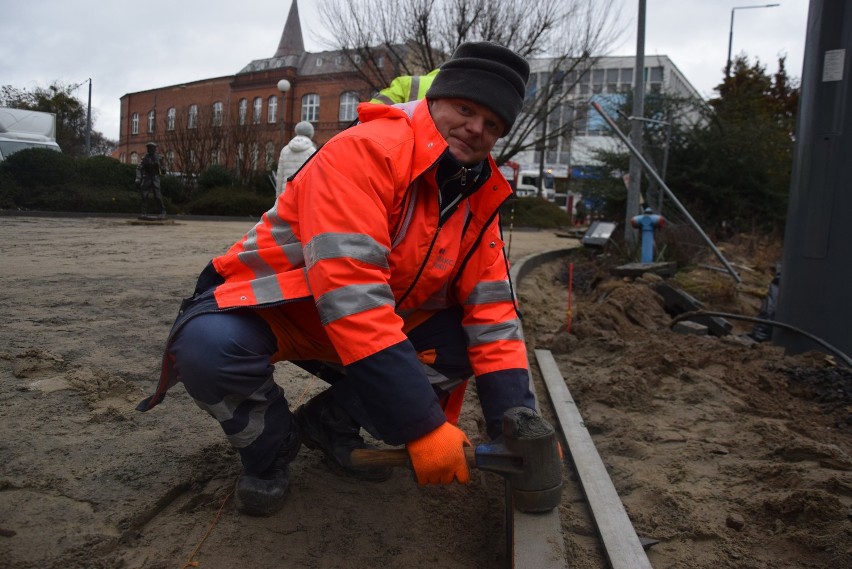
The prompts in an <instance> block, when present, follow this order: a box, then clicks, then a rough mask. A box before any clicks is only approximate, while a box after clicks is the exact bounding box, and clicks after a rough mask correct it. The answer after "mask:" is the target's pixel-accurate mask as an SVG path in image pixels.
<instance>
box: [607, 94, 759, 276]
mask: <svg viewBox="0 0 852 569" xmlns="http://www.w3.org/2000/svg"><path fill="white" fill-rule="evenodd" d="M592 108H593V109H595V111H597V112H598V114H599V115H600V116H601V117H603V119H604V120H605V121H606V123H607V124H608V125H609V127H610V128H611V129H612V130H613V131H615V134H617V135H618V137H619V138H620V139H621V141H622V142H623V143H624V144H626V145H627V148H628V149H630V153H631V154H633V156H634V157H635V158H636V159H637V160H638V161H639V163H640V164H642V166H643V167H644V168H645V171H646V172H647V173H648V175H649V176H651V177H652V178H654V180H656V182H657V183H658V184H659V185H660V187H661V188H663V191H664V192H666V195H668V196H669V198H671V200H672V202H673V203H674V204H675V206H677V208H678V209H679V210H680V212H681V213H682V214H683V215H684V216H685V217H686V219H687V220H688V221H689V223H690V224H691V225H692V226H693V227H694V228H695V230H696V231H697V232H698V234H699V235H701V238H702V239H704V241H705V242H707V244H708V245H709V246H710V248H711V249H712V250H713V253H714V254H715V255H716V257H717V258H718V259H719V261H721V262H722V264H723V265H725V268H726V269H728V272H729V273H730V274H731V276H732V277H734V280H735V281H737V283H742V282H743V280H742V278H741V277H740V275H739V274H738V273H737V272H736V271H735V270H734V268H733V267H732V266H731V264H730V263H728V260H727V259H725V257H724V256H723V255H722V252H721V251H719V249H718V248H717V247H716V245H714V244H713V242H712V241H711V240H710V238H709V237H707V234H706V233H704V230H702V229H701V227H700V226H699V225H698V223H697V222H696V221H695V219H693V217H692V216H691V215H690V214H689V212H688V211H687V210H686V208H685V207H684V206H683V204H682V203H680V200H678V199H677V197H676V196H675V195H674V193H673V192H672V191H671V190H670V189H669V187H668V186H667V185H666V183H665V182H664V181H663V180H662V179H661V178H660V176H659V175H658V174H657V172H656V171H655V170H654V168H652V167H651V165H650V164H648V161H647V160H645V157H644V156H642V153H641V152H639V151H638V150H637V149H636V147H635V146H633V145H632V144H631V143H630V140H629V139H628V138H627V137H626V136H625V135H624V133H623V132H621V130H620V129H619V128H618V125H617V124H615V121H613V120H612V118H610V116H609V115H608V114H606V113H605V112H604V110H603V109H602V108H601V106H600V105H599V104H598V103H596V102H595V101H592Z"/></svg>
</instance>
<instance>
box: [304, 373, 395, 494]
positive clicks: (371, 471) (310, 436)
mask: <svg viewBox="0 0 852 569" xmlns="http://www.w3.org/2000/svg"><path fill="white" fill-rule="evenodd" d="M293 415H294V417H295V418H296V423H297V424H298V425H299V429H300V430H301V432H302V443H303V444H304V445H305V446H306V447H308V448H311V449H319V450H321V451H322V452H323V454H325V461H326V463H327V464H328V465H329V466H330V467H331V468H332V470H334V471H336V472H338V473H341V474H345V475H347V476H352V477H354V478H358V479H359V480H365V481H368V482H384V481H385V480H387V479H388V478H390V477H391V474H392V473H393V469H392V468H390V467H377V468H355V467H353V466H352V462H351V461H350V458H349V455H350V454H352V451H353V450H355V449H356V448H368V446H367V444H366V443H365V442H364V439H363V438H361V427H360V425H358V423H356V422H355V421H353V420H352V418H351V417H350V416H349V414H348V413H346V411H345V410H344V409H343V407H341V406H340V405H339V404H338V403H337V401H336V400H335V399H334V396H333V395H332V394H331V393H330V392H329V391H328V390H326V391H323V392H322V393H320V394H319V395H317V396H316V397H314V398H312V399H311V400H310V401H308V402H307V403H305V404H304V405H302V406H300V407H299V408H298V409H296V411H295V412H294V413H293Z"/></svg>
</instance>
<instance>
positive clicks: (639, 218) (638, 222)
mask: <svg viewBox="0 0 852 569" xmlns="http://www.w3.org/2000/svg"><path fill="white" fill-rule="evenodd" d="M630 224H631V225H632V226H633V227H636V228H638V229H641V230H642V262H643V263H653V262H654V230H655V229H657V228H658V227H660V228H661V227H663V226H664V225H665V224H666V218H664V217H663V216H662V215H658V214H656V213H653V210H652V209H651V208H650V207H646V208H645V213H643V214H642V215H634V216H633V219H631V220H630Z"/></svg>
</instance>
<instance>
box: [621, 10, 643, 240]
mask: <svg viewBox="0 0 852 569" xmlns="http://www.w3.org/2000/svg"><path fill="white" fill-rule="evenodd" d="M645 3H646V2H645V0H639V17H638V22H639V23H638V28H637V30H636V64H635V65H634V66H633V67H634V69H633V112H632V113H631V114H632V118H633V119H634V120H632V121H630V143H631V144H633V146H634V147H635V148H636V149H637V151H638V152H639V153H641V152H642V117H644V116H645ZM641 188H642V164H641V163H640V162H639V159H638V158H637V157H636V156H633V155H631V156H630V170H629V179H628V182H627V207H626V208H625V210H626V211H625V215H624V241H625V242H626V243H627V245H628V246H629V247H630V248H633V247H634V246H635V245H636V242H637V241H638V239H637V235H636V230H635V229H634V228H633V224H632V223H631V220H632V219H633V216H634V215H637V214H639V213H641V212H640V211H639V194H640V192H641Z"/></svg>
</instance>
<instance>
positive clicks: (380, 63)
mask: <svg viewBox="0 0 852 569" xmlns="http://www.w3.org/2000/svg"><path fill="white" fill-rule="evenodd" d="M384 66H385V56H384V55H380V56H379V57H378V59H376V67H378V68H379V69H381V68H382V67H384Z"/></svg>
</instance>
